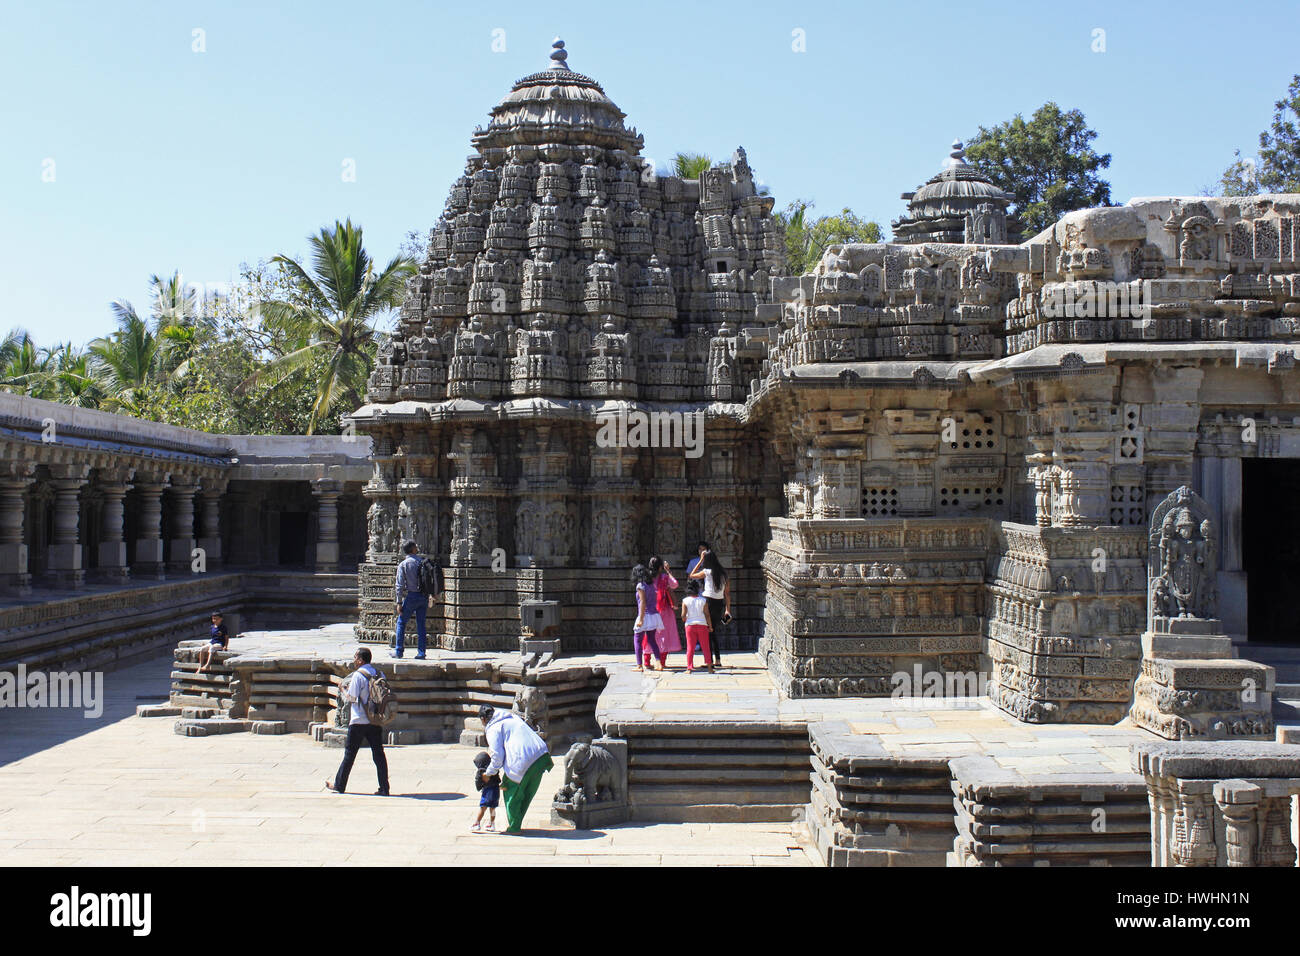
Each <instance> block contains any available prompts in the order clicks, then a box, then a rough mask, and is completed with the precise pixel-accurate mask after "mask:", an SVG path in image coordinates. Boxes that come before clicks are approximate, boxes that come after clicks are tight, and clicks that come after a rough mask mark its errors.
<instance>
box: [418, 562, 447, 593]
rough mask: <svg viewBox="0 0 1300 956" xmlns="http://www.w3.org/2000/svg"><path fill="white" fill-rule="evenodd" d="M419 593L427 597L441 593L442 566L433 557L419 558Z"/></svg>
mask: <svg viewBox="0 0 1300 956" xmlns="http://www.w3.org/2000/svg"><path fill="white" fill-rule="evenodd" d="M420 593H421V594H423V595H425V596H427V597H437V596H438V595H439V594H441V593H442V568H440V567H438V562H437V561H435V560H433V558H421V559H420Z"/></svg>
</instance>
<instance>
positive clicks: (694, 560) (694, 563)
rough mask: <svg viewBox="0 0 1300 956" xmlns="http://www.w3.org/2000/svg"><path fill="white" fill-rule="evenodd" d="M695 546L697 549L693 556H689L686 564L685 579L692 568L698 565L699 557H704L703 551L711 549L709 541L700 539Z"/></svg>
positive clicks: (689, 574) (688, 576)
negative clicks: (689, 558)
mask: <svg viewBox="0 0 1300 956" xmlns="http://www.w3.org/2000/svg"><path fill="white" fill-rule="evenodd" d="M697 547H698V549H699V550H698V551H696V553H695V557H693V558H691V563H690V564H688V565H686V577H687V579H689V578H690V576H691V572H692V571H694V570H695V569H696V568H697V567H698V566H699V563H700V559H701V558H702V557H704V552H705V551H710V550H712V549H711V548H710V547H709V542H707V541H701V542H699V544H698V546H697Z"/></svg>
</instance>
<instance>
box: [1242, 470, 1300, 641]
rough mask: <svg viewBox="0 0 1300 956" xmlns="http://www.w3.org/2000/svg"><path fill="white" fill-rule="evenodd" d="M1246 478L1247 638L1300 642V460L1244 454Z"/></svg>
mask: <svg viewBox="0 0 1300 956" xmlns="http://www.w3.org/2000/svg"><path fill="white" fill-rule="evenodd" d="M1241 484H1242V502H1241V511H1242V515H1241V517H1242V521H1241V538H1242V541H1241V544H1242V563H1243V565H1244V567H1245V571H1246V636H1247V640H1249V641H1250V642H1251V643H1252V644H1291V645H1296V646H1300V615H1297V614H1296V612H1295V607H1294V604H1293V602H1292V598H1293V597H1294V596H1295V594H1296V593H1297V592H1298V591H1300V508H1297V507H1296V504H1295V503H1296V501H1297V500H1300V497H1297V496H1300V461H1296V460H1292V459H1287V458H1246V459H1243V460H1242V463H1241Z"/></svg>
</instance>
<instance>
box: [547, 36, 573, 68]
mask: <svg viewBox="0 0 1300 956" xmlns="http://www.w3.org/2000/svg"><path fill="white" fill-rule="evenodd" d="M551 47H552V50H551V59H552V60H553V61H554V62H553V63H552V64H551V69H553V70H567V69H568V68H569V64H568V62H567V61H568V59H569V53H568V51H567V50H565V49H564V41H563V40H561V39H560V38H559V37H556V38H555V42H554V43H552V44H551Z"/></svg>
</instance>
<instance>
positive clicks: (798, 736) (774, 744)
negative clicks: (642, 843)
mask: <svg viewBox="0 0 1300 956" xmlns="http://www.w3.org/2000/svg"><path fill="white" fill-rule="evenodd" d="M623 730H624V733H625V739H626V740H627V748H628V794H629V803H630V808H631V816H632V819H633V820H637V821H653V822H673V823H738V822H743V823H755V822H783V821H788V820H791V819H793V818H794V817H796V816H798V815H800V814H801V813H802V808H803V807H804V806H805V805H806V804H807V803H808V729H807V727H806V726H805V725H803V724H787V725H780V724H766V725H759V724H733V725H731V726H728V725H727V724H725V723H724V722H721V721H719V722H708V721H695V722H690V721H681V722H668V721H665V722H662V723H655V724H634V725H630V726H626V727H624V728H623Z"/></svg>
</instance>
